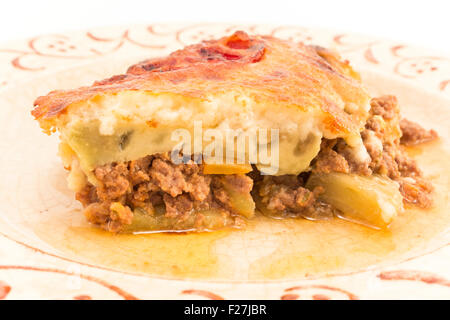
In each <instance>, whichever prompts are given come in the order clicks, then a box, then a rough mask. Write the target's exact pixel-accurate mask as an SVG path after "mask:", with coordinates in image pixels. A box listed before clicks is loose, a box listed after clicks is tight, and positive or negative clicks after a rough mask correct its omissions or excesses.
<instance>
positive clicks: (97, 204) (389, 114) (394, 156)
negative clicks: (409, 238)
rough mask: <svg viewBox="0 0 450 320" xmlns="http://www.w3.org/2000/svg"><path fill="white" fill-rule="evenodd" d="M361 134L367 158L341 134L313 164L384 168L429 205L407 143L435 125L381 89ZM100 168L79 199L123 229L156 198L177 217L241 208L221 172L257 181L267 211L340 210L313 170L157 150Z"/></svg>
mask: <svg viewBox="0 0 450 320" xmlns="http://www.w3.org/2000/svg"><path fill="white" fill-rule="evenodd" d="M361 137H362V139H363V142H364V146H365V148H366V150H367V152H368V154H369V155H370V159H369V161H363V162H362V161H360V160H358V159H356V158H355V156H354V153H353V152H352V150H351V148H349V146H348V145H347V144H346V143H345V141H344V140H342V139H334V140H327V139H323V141H322V144H321V149H320V152H319V154H318V155H317V157H316V158H315V159H314V160H313V161H312V163H311V171H312V172H323V173H330V172H343V173H355V174H360V175H366V176H369V175H372V174H381V175H384V176H387V177H389V178H390V179H392V180H395V181H397V182H398V183H399V185H400V192H401V194H402V195H403V198H404V201H405V202H406V203H410V204H414V205H417V206H419V207H422V208H428V207H430V206H431V204H432V197H431V193H432V191H433V187H432V185H431V184H430V183H429V182H428V181H426V180H425V179H424V178H423V176H422V173H421V171H420V170H419V168H418V167H417V164H416V162H415V161H414V160H413V159H411V158H409V157H408V156H407V154H406V153H405V151H404V149H403V147H402V145H408V146H410V145H416V144H419V143H422V142H427V141H430V140H434V139H436V138H437V134H436V132H435V131H433V130H431V131H427V130H425V129H423V128H422V127H420V126H419V125H418V124H416V123H414V122H411V121H409V120H406V119H402V120H401V119H400V110H399V107H398V103H397V99H396V98H395V97H394V96H382V97H379V98H375V99H372V101H371V110H370V117H369V119H368V120H367V122H366V125H365V128H364V130H363V131H362V132H361ZM94 174H95V177H96V178H97V180H98V186H97V187H94V186H93V185H90V184H89V185H87V186H86V187H85V188H84V189H83V190H82V191H81V192H79V193H77V199H78V200H79V201H81V202H82V204H83V205H84V206H85V207H86V209H85V215H86V216H87V218H88V220H89V221H91V222H93V223H96V224H99V225H101V226H102V227H104V228H106V229H108V230H110V231H120V229H121V227H122V226H123V225H126V224H130V223H131V221H132V219H133V209H135V208H141V209H143V210H146V211H147V212H148V213H149V214H151V213H152V212H153V211H154V208H155V207H156V206H161V205H163V206H164V207H165V216H166V217H168V218H175V219H177V218H179V219H183V217H185V216H186V215H187V214H190V213H191V212H193V211H196V212H201V210H207V209H220V210H221V211H222V212H223V213H224V214H226V215H229V216H237V215H238V213H237V212H234V211H233V207H232V205H231V203H230V199H229V197H228V194H227V192H225V191H224V190H223V183H221V182H220V179H227V185H229V186H232V188H233V189H234V190H235V191H236V192H238V193H245V194H249V193H250V192H251V191H252V188H253V181H255V187H254V188H253V191H252V194H253V196H256V198H257V201H256V203H257V207H261V206H262V207H264V209H265V211H266V212H269V214H270V213H275V214H277V215H283V214H288V215H300V216H303V217H306V218H313V219H316V218H324V217H326V218H327V217H330V216H332V215H333V214H334V213H335V209H333V208H332V207H331V206H330V205H328V204H326V203H323V202H321V201H319V200H318V199H317V196H318V195H319V194H320V192H321V189H320V188H316V189H315V190H308V189H306V188H305V183H306V181H307V179H308V176H309V173H302V174H300V175H298V176H295V175H285V176H264V177H263V176H261V175H260V174H259V172H258V171H256V170H254V171H253V172H251V173H250V174H248V175H206V174H203V173H202V165H199V164H196V163H195V162H194V161H192V160H191V161H189V162H188V163H185V164H179V165H175V164H173V163H172V162H171V160H170V157H169V155H168V154H158V155H152V156H147V157H144V158H142V159H139V160H136V161H129V162H124V163H114V164H108V165H104V166H101V167H98V168H96V169H95V170H94ZM117 203H120V204H122V205H121V206H118V205H117ZM258 205H259V206H258ZM262 211H264V210H262ZM199 227H201V226H199Z"/></svg>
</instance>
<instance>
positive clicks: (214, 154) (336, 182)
mask: <svg viewBox="0 0 450 320" xmlns="http://www.w3.org/2000/svg"><path fill="white" fill-rule="evenodd" d="M393 99H394V98H389V97H383V98H380V99H379V100H372V102H371V98H370V96H369V94H368V92H367V91H366V90H365V89H364V87H363V86H362V84H361V81H360V78H359V75H358V74H357V73H356V72H355V71H353V69H352V68H351V67H350V66H349V64H348V62H347V61H343V60H341V58H340V57H339V55H337V54H336V53H334V52H331V51H328V50H326V49H324V48H321V47H317V46H309V45H305V44H302V43H294V42H289V41H284V40H280V39H276V38H273V37H270V36H249V35H247V34H246V33H244V32H242V31H238V32H236V33H234V34H232V35H231V36H228V37H224V38H221V39H218V40H211V41H204V42H202V43H199V44H195V45H191V46H187V47H186V48H184V49H182V50H179V51H175V52H173V53H172V54H170V55H169V56H167V57H164V58H155V59H150V60H146V61H143V62H141V63H138V64H136V65H134V66H131V67H130V68H129V69H128V71H127V72H126V73H125V74H122V75H118V76H113V77H112V78H109V79H106V80H102V81H98V82H95V83H94V84H93V85H92V86H89V87H81V88H78V89H74V90H58V91H52V92H50V93H49V94H48V95H46V96H42V97H39V98H38V99H37V100H36V101H35V108H34V110H33V111H32V114H33V116H34V117H35V118H36V119H37V120H38V121H39V123H40V125H41V127H42V128H43V130H44V131H45V132H46V133H48V134H50V133H52V132H55V131H58V132H59V133H60V138H61V144H60V155H61V157H62V159H63V162H64V166H65V167H66V168H67V169H68V170H69V171H70V173H69V178H68V181H69V182H68V183H69V187H70V188H71V189H73V190H74V191H75V192H76V197H77V199H78V200H79V201H80V202H81V203H82V204H83V206H84V207H85V210H84V212H85V215H86V217H87V219H88V220H89V221H91V222H93V223H95V224H98V225H100V226H102V227H103V228H105V229H107V230H109V231H113V232H118V231H121V232H139V231H142V232H144V231H159V230H163V231H174V230H175V231H176V230H200V231H201V230H212V229H217V228H221V227H224V226H240V225H242V224H243V223H245V219H250V218H252V217H253V216H254V214H255V207H257V208H258V209H259V210H260V211H261V212H263V213H264V212H266V213H269V214H271V215H277V216H284V215H288V216H304V217H308V218H314V219H315V218H317V217H324V216H327V217H328V216H330V215H334V214H336V213H337V215H346V214H348V215H351V218H352V219H358V217H359V216H361V215H362V216H364V217H362V218H361V219H360V220H362V221H364V222H367V223H369V224H370V223H371V222H373V224H375V225H376V226H377V227H379V226H384V225H386V224H388V223H389V222H390V221H391V220H392V218H393V217H394V216H395V213H396V212H397V211H398V210H401V207H402V201H397V199H399V198H398V197H396V196H394V197H386V194H387V193H391V194H392V193H395V192H397V193H398V196H399V197H400V199H402V198H401V196H400V192H403V194H408V195H409V196H410V197H411V201H410V202H414V201H416V202H417V199H418V197H419V196H418V195H419V194H420V195H421V197H422V198H423V199H422V201H423V202H424V203H425V202H426V201H427V199H428V198H427V196H424V192H425V193H426V192H428V191H429V189H430V188H431V187H430V186H429V185H427V184H426V183H425V182H423V181H422V179H421V178H420V174H419V171H418V170H415V169H411V168H416V167H415V165H414V164H413V163H412V162H408V161H409V160H408V159H406V158H405V157H404V155H403V153H401V152H400V151H399V150H400V149H399V148H400V147H399V143H400V142H399V141H400V140H399V139H400V136H401V129H400V125H399V122H400V120H399V119H400V118H399V115H398V112H397V105H396V101H394V100H393ZM408 125H409V123H408ZM412 132H414V130H412ZM409 136H411V137H413V136H414V134H412V133H411V134H410V135H409ZM219 142H220V143H219ZM180 159H181V160H180ZM402 161H403V162H402ZM400 163H401V164H400ZM402 170H403V171H405V172H406V171H407V172H408V175H402ZM413 171H414V172H413ZM411 172H413V173H411ZM342 175H346V177H343V176H342ZM361 177H363V178H361ZM310 178H311V181H310V182H308V180H309V179H310ZM417 181H420V183H419V182H417ZM376 186H380V187H379V190H375V189H376ZM350 187H351V188H352V190H353V191H350ZM365 188H367V190H369V189H370V190H371V193H366V192H365V190H366V189H365ZM344 189H345V190H347V189H348V190H349V191H345V190H344ZM424 190H425V191H424ZM415 191H416V194H414V192H415ZM426 194H427V193H426ZM358 195H362V198H361V201H359V202H355V203H354V204H353V205H351V206H345V205H342V204H340V203H338V202H337V200H336V199H340V200H343V199H344V198H345V197H347V196H348V199H353V198H355V197H356V198H357V197H358ZM379 195H383V196H379ZM366 201H367V203H369V204H370V206H371V208H372V207H373V208H375V209H374V210H372V211H373V212H372V211H371V212H370V213H367V212H366V211H368V210H366V209H364V210H366V211H364V210H362V211H360V210H359V207H358V206H360V205H359V203H363V202H366ZM346 211H347V212H346Z"/></svg>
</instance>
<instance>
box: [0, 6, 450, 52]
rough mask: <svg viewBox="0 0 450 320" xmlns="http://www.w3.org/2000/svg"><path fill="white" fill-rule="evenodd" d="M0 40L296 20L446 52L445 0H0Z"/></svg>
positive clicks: (448, 22) (448, 11)
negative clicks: (119, 28) (147, 26)
mask: <svg viewBox="0 0 450 320" xmlns="http://www.w3.org/2000/svg"><path fill="white" fill-rule="evenodd" d="M0 8H1V9H0V42H4V41H7V40H11V39H16V38H26V37H31V36H35V35H38V34H42V33H57V32H58V33H59V32H64V31H66V30H77V29H86V28H92V27H96V26H110V25H123V24H134V23H152V22H170V21H178V22H250V23H271V24H297V25H303V26H317V27H325V28H332V29H336V30H339V31H344V32H349V31H350V32H359V33H364V34H368V35H375V36H380V37H383V38H390V39H393V40H397V41H400V42H405V43H410V44H416V45H418V46H422V47H428V48H433V49H435V50H438V51H441V52H442V53H446V54H450V1H449V0H426V1H413V0H410V1H407V0H389V1H386V0H359V1H355V0H334V1H332V0H307V1H304V0H300V1H299V0H297V1H296V0H291V1H284V0H271V1H266V0H208V1H198V0H185V1H172V0H157V1H153V0H141V1H138V0H76V1H66V0H59V1H56V0H37V1H32V0H28V1H25V0H8V1H5V0H3V1H2V2H1V7H0Z"/></svg>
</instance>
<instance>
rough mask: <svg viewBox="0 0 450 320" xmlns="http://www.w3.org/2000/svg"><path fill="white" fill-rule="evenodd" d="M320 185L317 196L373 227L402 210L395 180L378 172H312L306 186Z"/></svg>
mask: <svg viewBox="0 0 450 320" xmlns="http://www.w3.org/2000/svg"><path fill="white" fill-rule="evenodd" d="M317 186H320V187H323V188H324V192H323V193H322V194H320V195H319V199H321V200H323V201H325V202H327V203H329V204H331V205H332V206H334V207H335V208H336V209H338V210H340V211H341V212H342V218H344V219H348V220H351V221H354V222H359V223H362V224H365V225H367V226H370V227H374V228H384V227H386V226H388V225H389V224H390V223H391V222H392V220H393V219H394V218H395V217H396V216H397V213H398V212H400V211H402V210H403V198H402V196H401V194H400V191H399V189H398V188H399V187H398V184H397V183H396V182H395V181H392V180H390V179H388V178H385V177H382V176H377V175H374V176H360V175H356V174H345V173H337V172H333V173H326V174H325V173H313V174H311V176H310V178H309V180H308V182H307V184H306V187H307V188H309V189H311V190H312V189H314V188H315V187H317Z"/></svg>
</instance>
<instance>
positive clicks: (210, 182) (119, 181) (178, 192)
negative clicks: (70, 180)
mask: <svg viewBox="0 0 450 320" xmlns="http://www.w3.org/2000/svg"><path fill="white" fill-rule="evenodd" d="M94 174H95V177H96V178H97V180H98V186H97V187H94V186H92V185H88V186H86V188H85V189H84V190H82V191H81V192H79V193H77V199H78V200H79V201H80V202H82V204H83V205H84V206H85V207H86V209H85V215H86V217H87V218H88V220H89V221H90V222H92V223H96V224H99V225H101V226H102V227H104V228H106V229H108V230H110V231H119V230H120V229H121V226H122V225H123V224H130V223H131V220H132V218H133V211H132V210H133V209H134V208H141V209H144V210H146V211H147V212H148V213H149V214H152V212H153V210H154V208H155V207H156V206H158V205H164V206H165V216H166V217H167V218H179V219H180V220H181V219H183V218H184V216H185V215H186V214H188V213H190V212H191V211H192V210H198V211H201V210H207V209H214V208H215V209H220V210H221V211H222V212H224V213H228V214H230V215H233V214H235V212H233V209H232V206H231V204H230V199H229V198H228V197H227V195H226V194H224V193H223V190H221V187H220V186H221V184H220V183H218V182H217V180H218V179H226V180H227V182H228V183H227V185H228V186H231V187H233V188H235V190H236V191H237V192H241V193H248V194H249V193H250V191H251V190H252V187H253V180H252V179H250V178H249V177H248V176H246V175H227V176H222V175H204V174H203V173H202V165H198V164H196V163H195V162H193V161H192V160H191V161H189V162H188V163H186V164H179V165H175V164H173V163H172V162H171V160H170V157H169V155H168V154H158V155H153V156H147V157H144V158H142V159H139V160H136V161H129V162H124V163H117V164H108V165H104V166H101V167H98V168H96V169H95V170H94ZM117 202H119V203H121V204H123V206H120V208H124V209H121V210H119V213H118V210H112V209H113V208H111V205H112V204H113V203H117ZM121 211H122V212H121ZM198 227H199V228H200V227H201V226H198Z"/></svg>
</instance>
